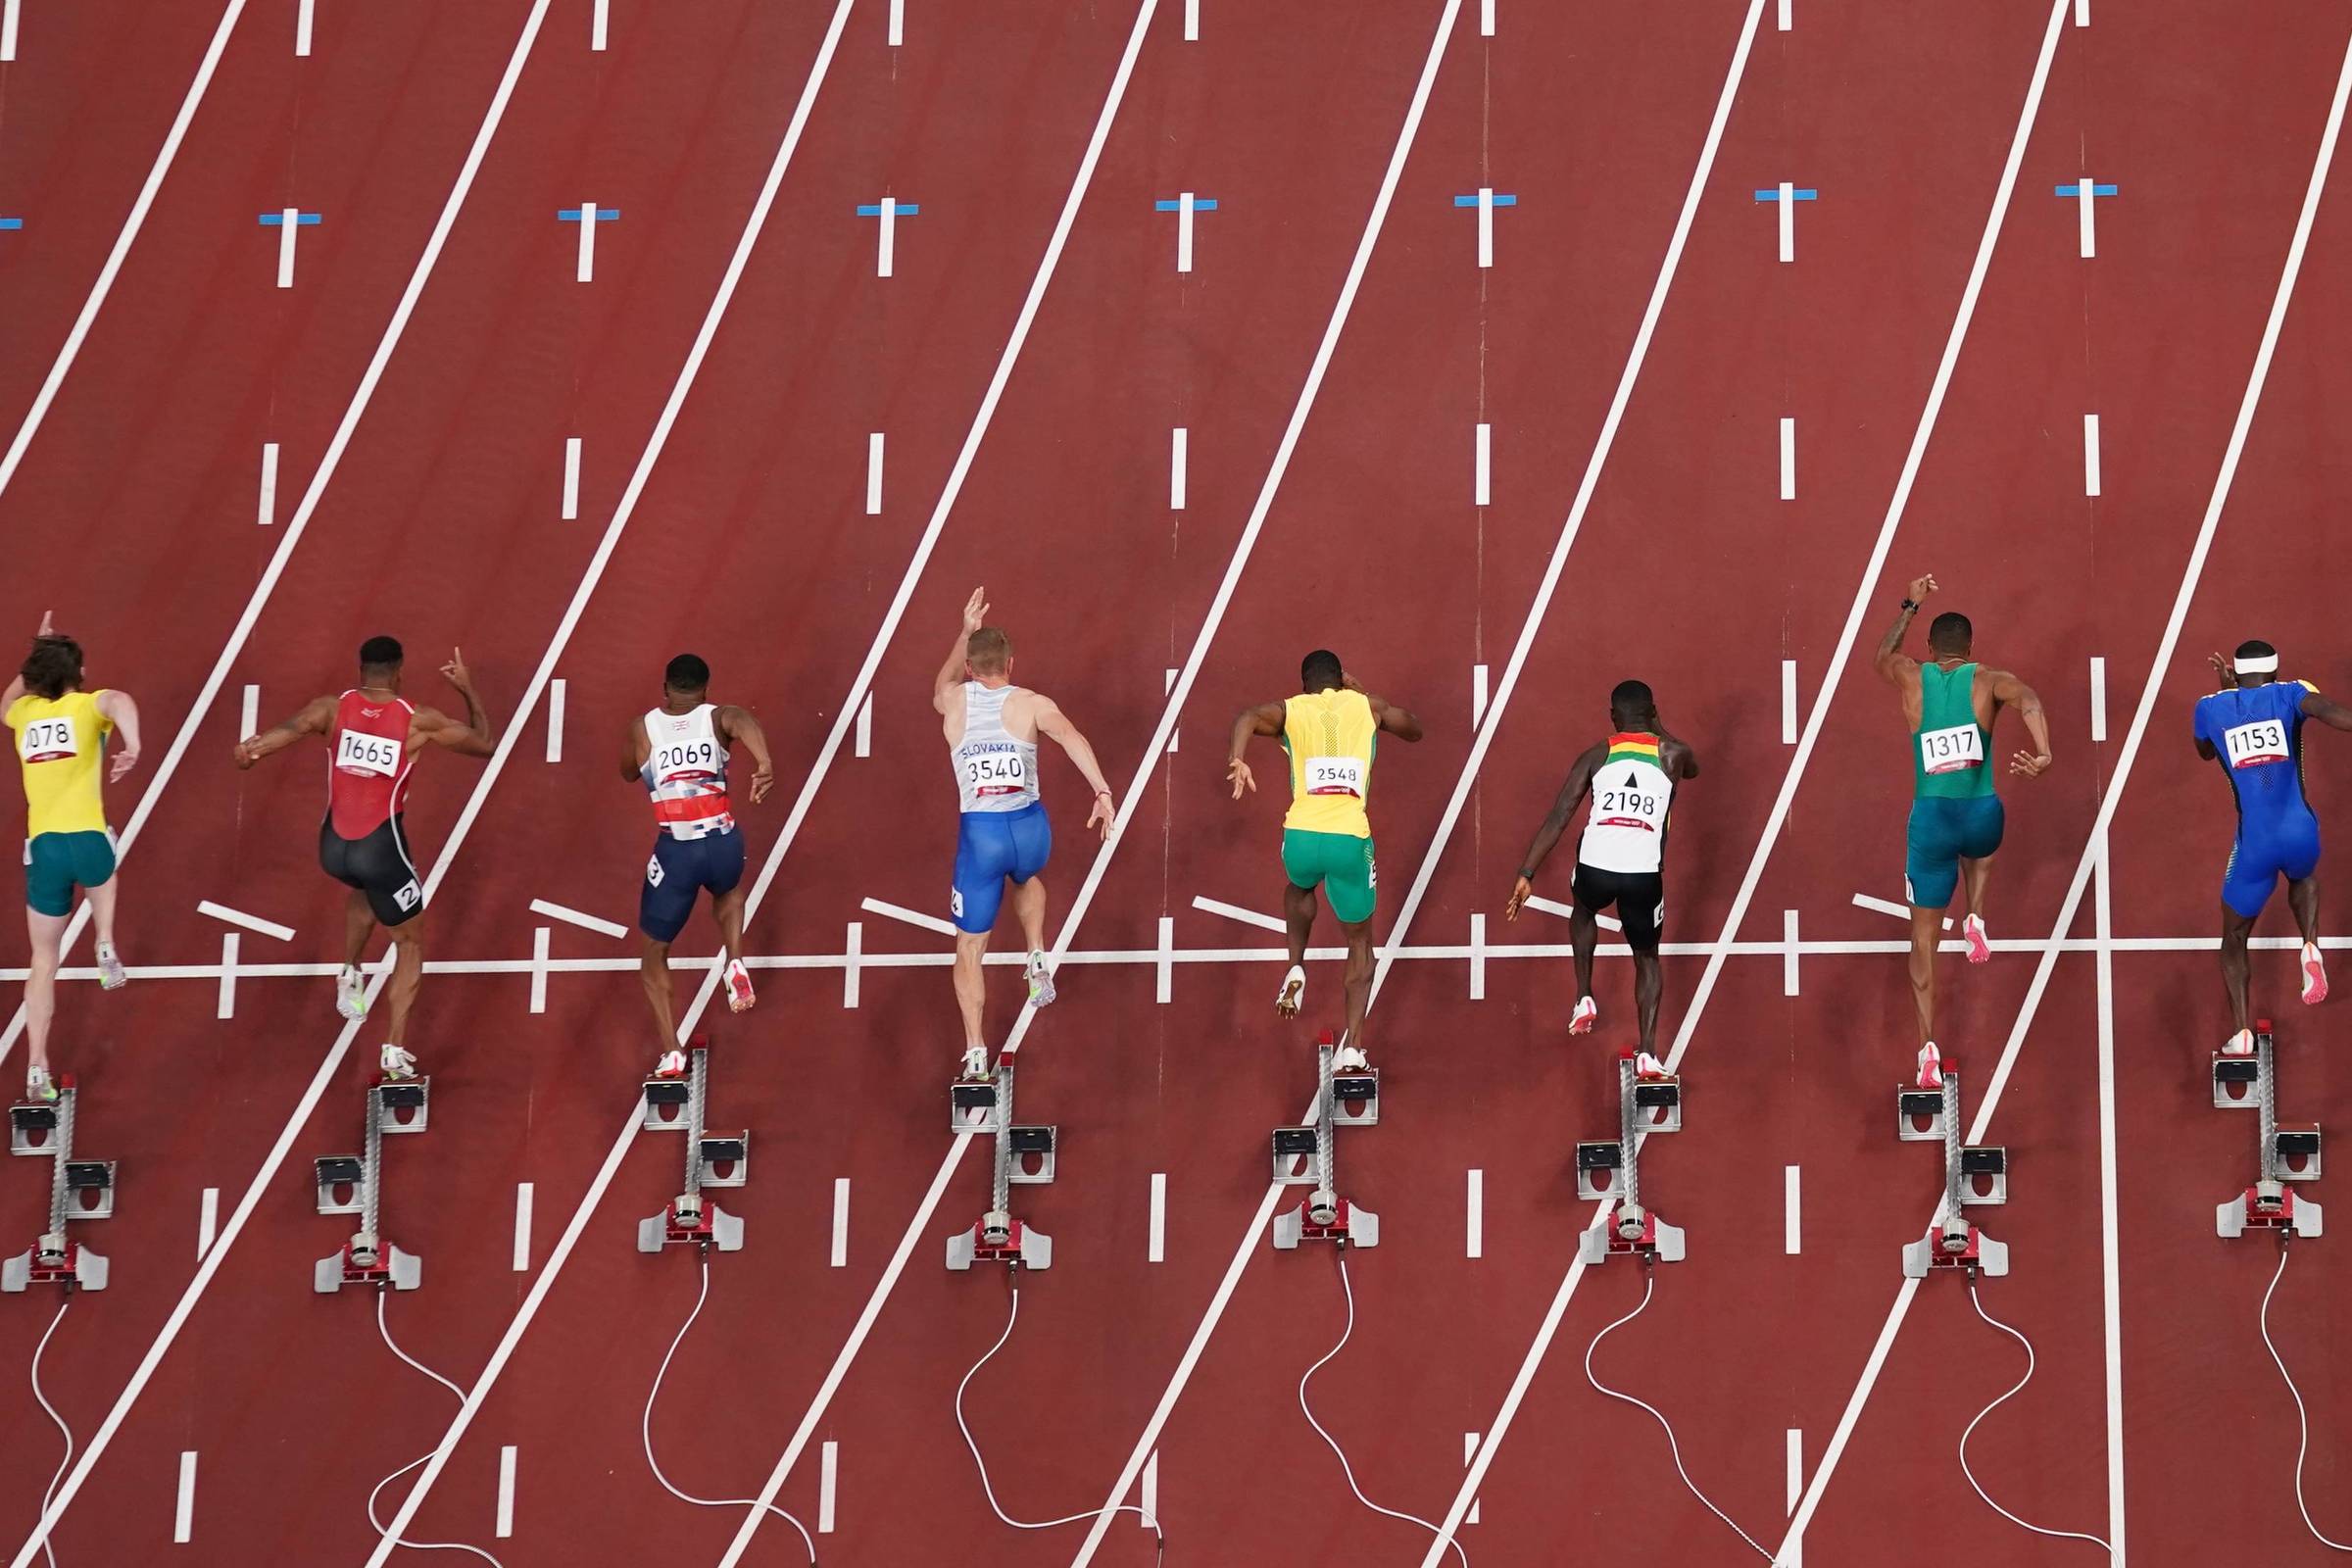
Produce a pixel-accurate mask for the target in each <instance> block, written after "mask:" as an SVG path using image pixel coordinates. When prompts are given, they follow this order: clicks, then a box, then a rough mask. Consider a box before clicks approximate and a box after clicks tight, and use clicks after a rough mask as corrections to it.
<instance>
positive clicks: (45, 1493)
mask: <svg viewBox="0 0 2352 1568" xmlns="http://www.w3.org/2000/svg"><path fill="white" fill-rule="evenodd" d="M72 1305H73V1296H72V1295H71V1294H69V1295H68V1296H67V1297H66V1299H64V1300H62V1301H60V1302H58V1303H57V1316H55V1317H53V1318H51V1319H50V1320H49V1327H48V1328H47V1329H45V1330H43V1331H42V1334H41V1343H40V1344H38V1345H36V1346H34V1347H33V1348H32V1397H33V1398H35V1399H36V1400H38V1401H39V1402H40V1406H41V1409H42V1411H43V1413H45V1414H46V1415H47V1416H48V1417H49V1419H50V1420H52V1421H54V1422H56V1423H57V1430H58V1432H59V1434H60V1435H61V1436H63V1437H64V1438H65V1440H66V1456H65V1457H64V1458H62V1459H60V1460H58V1461H57V1473H56V1474H55V1475H53V1476H51V1477H50V1478H49V1485H47V1486H46V1487H43V1488H42V1489H41V1512H42V1514H43V1515H44V1516H45V1515H47V1513H48V1512H49V1499H50V1498H51V1497H54V1496H56V1495H57V1484H58V1483H59V1482H60V1481H63V1480H64V1479H65V1478H66V1467H67V1466H68V1465H71V1464H72V1463H73V1428H71V1427H69V1426H67V1425H66V1418H65V1417H64V1416H61V1415H59V1414H58V1413H57V1407H56V1406H55V1405H53V1404H51V1403H50V1402H49V1396H47V1395H46V1394H43V1393H42V1392H41V1352H42V1351H43V1350H46V1349H48V1348H49V1336H50V1335H52V1334H55V1333H56V1332H57V1326H58V1325H59V1324H60V1323H63V1322H64V1321H65V1320H66V1308H67V1307H69V1306H72ZM2299 1480H2300V1476H2299V1474H2298V1481H2299ZM41 1555H42V1556H44V1557H47V1558H48V1559H49V1568H57V1548H56V1547H55V1546H53V1545H51V1544H49V1538H48V1537H46V1536H43V1537H42V1538H41Z"/></svg>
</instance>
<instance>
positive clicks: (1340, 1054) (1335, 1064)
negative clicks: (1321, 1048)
mask: <svg viewBox="0 0 2352 1568" xmlns="http://www.w3.org/2000/svg"><path fill="white" fill-rule="evenodd" d="M1371 1065H1372V1059H1371V1058H1370V1057H1369V1056H1366V1055H1365V1054H1364V1049H1363V1047H1361V1046H1342V1047H1341V1048H1340V1049H1339V1050H1337V1051H1335V1052H1333V1053H1332V1054H1331V1070H1332V1071H1334V1072H1362V1071H1363V1070H1364V1069H1365V1068H1366V1067H1369V1066H1371Z"/></svg>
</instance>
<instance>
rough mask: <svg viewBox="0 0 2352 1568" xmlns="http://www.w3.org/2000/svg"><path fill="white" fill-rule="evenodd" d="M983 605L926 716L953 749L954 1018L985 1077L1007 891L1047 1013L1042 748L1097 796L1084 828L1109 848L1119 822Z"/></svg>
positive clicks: (1038, 1003) (1091, 757)
mask: <svg viewBox="0 0 2352 1568" xmlns="http://www.w3.org/2000/svg"><path fill="white" fill-rule="evenodd" d="M987 618H988V598H987V591H986V590H985V589H980V588H975V589H973V590H972V597H971V598H970V599H968V600H966V601H965V602H964V607H963V624H962V627H961V629H960V630H958V631H957V632H956V646H955V647H953V648H952V649H950V650H949V651H948V658H947V662H945V663H943V664H941V665H940V668H939V677H938V679H936V680H935V681H933V682H932V684H931V706H932V708H933V709H934V710H935V711H937V712H938V713H939V715H940V718H941V720H942V728H943V729H944V731H945V733H946V736H947V741H948V745H949V746H950V747H952V748H953V749H954V754H955V762H956V804H957V806H958V808H959V812H960V814H959V815H958V817H957V819H956V878H955V883H954V885H953V887H952V888H951V890H950V892H949V896H948V910H949V913H950V915H951V916H952V917H953V918H954V920H955V922H956V1010H957V1011H958V1012H960V1013H961V1014H962V1017H963V1071H964V1074H965V1075H966V1076H967V1077H974V1078H985V1077H987V1076H988V1075H989V1072H990V1068H989V1060H988V1058H989V1050H988V1037H987V1035H986V1034H985V1033H983V1031H982V1028H981V1011H982V1005H983V1003H984V1002H985V1001H986V1000H987V991H986V986H985V983H984V981H983V979H982V977H981V971H980V963H981V959H982V958H984V957H985V956H987V954H988V934H989V932H990V931H991V930H992V929H994V928H995V926H996V923H997V910H998V908H999V907H1001V906H1002V905H1003V904H1004V901H1005V887H1006V886H1007V885H1009V886H1010V887H1011V888H1012V912H1013V915H1014V917H1015V918H1017V919H1018V920H1019V921H1020V923H1021V936H1022V939H1023V940H1024V941H1026V942H1027V943H1028V945H1029V961H1028V964H1027V966H1026V970H1025V977H1026V979H1027V981H1028V985H1029V1005H1031V1006H1033V1007H1043V1006H1046V1005H1049V1004H1051V1003H1052V1002H1053V1001H1054V974H1053V971H1052V970H1051V969H1050V968H1049V967H1048V966H1047V963H1046V884H1045V882H1044V881H1043V880H1042V879H1041V878H1040V876H1039V874H1038V873H1040V872H1041V871H1043V870H1045V868H1046V861H1047V859H1048V858H1050V857H1051V856H1052V855H1053V853H1054V829H1053V826H1052V824H1050V823H1049V822H1048V821H1047V820H1046V808H1045V804H1044V802H1043V801H1042V800H1041V799H1040V797H1039V793H1038V778H1037V738H1038V737H1039V736H1040V735H1044V736H1046V737H1048V738H1049V739H1051V740H1053V741H1054V744H1056V745H1058V746H1059V747H1060V748H1061V749H1062V750H1063V751H1064V752H1066V753H1068V754H1069V758H1070V760H1071V761H1072V762H1073V763H1075V764H1076V765H1077V768H1078V771H1079V772H1081V773H1083V774H1085V775H1086V782H1087V783H1088V785H1090V786H1091V787H1092V788H1093V790H1094V792H1095V802H1094V809H1092V810H1091V811H1089V812H1088V813H1087V816H1086V825H1087V826H1088V827H1090V828H1100V829H1101V830H1102V833H1103V838H1104V839H1105V840H1107V839H1109V837H1110V825H1111V823H1112V821H1113V820H1114V819H1115V818H1116V817H1117V814H1118V813H1117V812H1116V810H1114V809H1113V808H1112V805H1111V797H1110V786H1109V785H1108V784H1106V783H1104V782H1103V770H1102V768H1100V767H1098V766H1096V765H1095V751H1094V748H1093V747H1091V746H1089V745H1087V743H1086V737H1085V736H1083V735H1081V734H1079V733H1078V730H1077V727H1076V726H1075V725H1073V724H1071V722H1070V721H1069V719H1068V718H1066V717H1064V716H1063V714H1062V711H1061V710H1060V709H1059V708H1057V707H1055V706H1054V702H1053V700H1052V699H1051V698H1048V697H1045V696H1042V695H1040V694H1039V693H1037V692H1033V691H1028V690H1025V689H1024V688H1022V687H1019V686H1015V685H1014V684H1012V639H1011V638H1009V637H1007V636H1005V633H1004V632H1003V631H1001V630H999V629H998V628H997V627H994V626H990V625H987V624H985V622H986V620H987Z"/></svg>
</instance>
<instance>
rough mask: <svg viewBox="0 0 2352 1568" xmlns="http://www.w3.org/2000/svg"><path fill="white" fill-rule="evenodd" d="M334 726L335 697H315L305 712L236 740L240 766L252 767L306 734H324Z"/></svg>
mask: <svg viewBox="0 0 2352 1568" xmlns="http://www.w3.org/2000/svg"><path fill="white" fill-rule="evenodd" d="M334 727H335V699H333V698H332V697H314V698H312V699H311V701H310V702H308V703H306V704H304V705H303V709H302V711H301V712H299V713H296V714H295V715H294V716H293V717H292V718H289V719H287V720H286V721H285V722H284V723H282V724H274V725H272V726H270V728H269V729H266V730H264V731H262V732H261V733H260V734H259V735H248V736H246V737H245V738H244V739H243V740H241V741H239V742H237V766H239V767H251V766H252V765H253V764H254V763H256V762H258V761H260V760H262V759H263V758H265V757H268V756H270V754H271V753H272V752H282V751H284V750H285V749H286V748H287V747H289V746H291V745H293V744H294V743H295V742H296V741H298V740H300V739H302V738H303V737H304V736H305V735H320V736H323V735H325V734H326V733H327V732H328V731H329V730H331V729H333V728H334Z"/></svg>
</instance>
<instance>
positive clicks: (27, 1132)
mask: <svg viewBox="0 0 2352 1568" xmlns="http://www.w3.org/2000/svg"><path fill="white" fill-rule="evenodd" d="M56 1136H57V1106H56V1105H54V1104H52V1103H49V1102H47V1101H38V1100H36V1101H30V1102H27V1103H25V1104H22V1105H11V1106H9V1107H8V1152H10V1153H12V1154H26V1155H39V1154H47V1153H49V1152H51V1150H50V1141H51V1140H52V1139H54V1138H55V1137H56Z"/></svg>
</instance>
